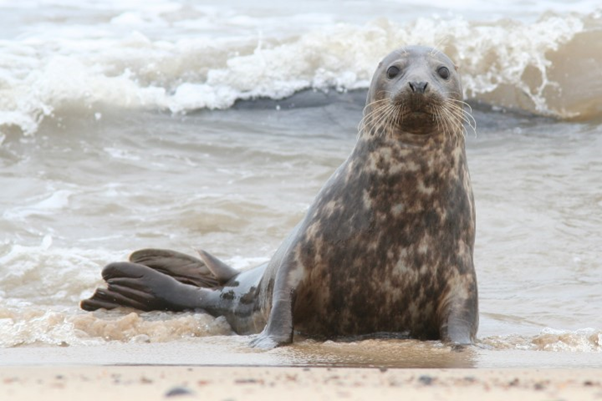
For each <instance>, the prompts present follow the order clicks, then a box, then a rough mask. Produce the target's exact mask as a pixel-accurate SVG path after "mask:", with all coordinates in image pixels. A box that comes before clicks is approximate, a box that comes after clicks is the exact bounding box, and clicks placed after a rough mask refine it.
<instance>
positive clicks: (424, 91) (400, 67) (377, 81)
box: [360, 46, 465, 135]
mask: <svg viewBox="0 0 602 401" xmlns="http://www.w3.org/2000/svg"><path fill="white" fill-rule="evenodd" d="M462 105H463V102H462V86H461V83H460V76H459V74H458V71H457V69H456V67H455V65H454V63H453V62H452V61H451V60H450V59H449V58H448V57H447V56H446V55H445V54H443V53H441V52H440V51H438V50H436V49H433V48H429V47H423V46H407V47H403V48H401V49H398V50H395V51H394V52H392V53H391V54H389V55H388V56H386V57H385V58H384V59H383V60H382V61H381V62H380V64H379V65H378V67H377V69H376V72H375V73H374V76H373V78H372V83H371V85H370V91H369V92H368V99H367V102H366V108H365V110H364V119H363V120H362V124H361V126H360V128H361V130H362V131H363V133H364V134H368V135H379V134H382V133H387V134H393V135H394V134H395V133H398V134H399V133H407V134H418V135H429V134H433V133H445V134H448V135H452V134H456V133H458V132H459V133H462V132H463V120H464V118H465V117H464V109H463V106H462Z"/></svg>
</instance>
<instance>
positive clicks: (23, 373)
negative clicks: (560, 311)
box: [0, 366, 602, 401]
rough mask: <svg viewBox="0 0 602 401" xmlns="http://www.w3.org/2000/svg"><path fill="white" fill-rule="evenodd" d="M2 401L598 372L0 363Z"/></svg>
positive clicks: (450, 384)
mask: <svg viewBox="0 0 602 401" xmlns="http://www.w3.org/2000/svg"><path fill="white" fill-rule="evenodd" d="M0 383H1V384H0V399H3V400H35V399H39V400H41V399H44V400H47V401H52V400H71V399H86V400H90V401H93V400H106V399H123V400H145V401H149V400H164V399H203V400H266V399H287V400H307V399H308V398H309V399H313V400H331V399H349V400H354V399H357V400H366V399H370V398H371V399H396V397H400V396H403V397H404V399H420V400H443V399H445V400H459V399H462V400H482V399H485V398H486V399H487V400H504V401H505V400H510V399H515V400H518V399H520V400H561V399H565V400H568V399H570V400H577V399H578V400H599V399H602V377H601V375H600V371H599V370H591V369H589V370H585V369H575V370H569V369H551V370H537V369H535V370H533V369H530V370H522V369H499V370H475V369H452V370H444V369H377V368H372V369H366V368H364V369H356V368H350V369H344V368H336V369H335V368H300V367H299V368H284V367H282V368H274V367H271V368H270V367H185V366H60V367H57V366H54V367H50V366H47V367H17V368H15V367H2V368H0Z"/></svg>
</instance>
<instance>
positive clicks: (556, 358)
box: [0, 0, 602, 367]
mask: <svg viewBox="0 0 602 401" xmlns="http://www.w3.org/2000/svg"><path fill="white" fill-rule="evenodd" d="M447 3H449V2H442V1H440V0H429V1H422V2H400V1H377V2H368V1H355V2H347V1H331V2H322V1H305V2H294V3H282V4H272V3H269V2H253V3H252V4H249V3H247V2H242V1H225V2H219V3H218V2H214V3H213V4H209V5H208V4H207V3H204V2H203V3H201V2H198V3H197V2H192V1H188V2H186V1H181V2H177V1H168V0H150V1H148V0H147V1H144V2H139V1H89V2H75V1H72V0H60V1H59V0H57V1H19V2H16V1H15V2H12V1H0V185H1V186H2V188H3V190H2V191H0V213H1V214H2V218H1V219H0V347H1V348H0V364H15V363H45V362H48V361H50V362H52V361H55V362H56V361H59V362H61V361H68V362H71V363H73V362H74V361H75V362H78V363H82V362H89V363H187V364H204V363H205V364H218V363H235V364H275V365H286V364H289V365H290V364H302V365H312V364H313V365H341V366H372V365H381V366H403V367H406V366H420V367H426V366H463V367H467V366H480V367H484V366H487V367H491V366H498V367H504V366H523V365H521V364H530V365H529V366H552V367H554V366H556V367H559V366H597V367H602V357H601V353H602V313H600V311H601V310H602V291H601V289H602V178H601V177H602V83H601V82H602V69H601V68H600V65H602V7H600V6H599V5H598V3H597V2H595V1H574V2H564V1H562V2H561V1H532V2H528V4H522V2H518V1H511V2H487V3H486V4H484V3H485V2H476V1H468V0H467V1H460V2H454V5H450V4H447ZM406 44H424V45H430V46H436V47H438V48H439V49H441V50H443V51H444V52H445V53H447V54H448V55H449V56H450V57H451V58H452V59H453V60H454V61H455V62H456V63H457V65H458V67H459V68H460V71H461V73H462V81H463V86H464V92H465V97H466V99H468V101H469V103H470V104H471V105H472V114H473V116H474V118H475V120H476V122H477V129H476V132H473V131H472V130H470V129H469V130H468V134H467V153H468V159H469V166H470V170H471V176H472V182H473V189H474V193H475V200H476V206H477V240H476V248H475V265H476V266H475V267H476V269H477V274H478V280H479V293H480V311H481V323H480V329H479V334H478V338H479V344H478V347H476V348H475V349H473V350H470V351H468V353H464V354H461V355H460V356H458V355H456V354H454V353H453V352H451V351H450V350H449V349H448V348H447V347H445V346H443V345H442V344H440V343H437V342H427V343H422V342H417V341H402V340H365V341H356V342H351V343H332V342H327V343H324V344H323V343H315V342H313V341H310V340H301V341H299V342H298V344H296V345H295V346H294V347H288V348H284V349H280V350H275V351H270V352H267V353H266V352H262V351H251V350H249V349H247V347H246V343H247V342H248V341H249V338H247V337H238V336H233V335H231V330H230V328H229V327H228V325H227V323H226V322H225V321H224V320H223V319H222V318H217V319H216V318H213V317H211V316H208V315H203V314H193V313H164V312H151V313H136V312H133V311H127V310H119V311H109V312H107V311H98V312H95V313H88V312H84V311H81V310H79V307H78V304H79V301H80V300H81V299H84V298H86V297H88V296H90V295H91V294H92V292H93V291H94V289H95V288H96V287H97V286H100V285H103V283H102V280H101V277H100V271H101V269H102V267H103V266H104V265H105V264H106V263H108V262H111V261H116V260H123V259H125V258H126V257H127V255H128V254H129V253H130V252H131V251H133V250H136V249H139V248H144V247H160V248H169V249H175V250H179V251H182V252H187V253H191V254H194V252H195V249H197V248H203V249H206V250H207V251H209V252H211V253H213V254H215V255H216V256H218V257H220V258H221V259H222V260H224V261H226V262H227V263H229V264H231V265H233V266H235V267H237V268H245V267H249V266H253V265H256V264H259V263H262V262H264V261H266V260H268V259H269V258H270V256H271V254H272V253H273V252H274V251H275V249H276V248H277V246H278V245H279V243H280V241H281V240H282V239H283V238H284V236H285V235H286V234H287V232H288V231H289V230H290V229H291V228H292V227H293V226H294V225H295V224H296V223H297V222H298V221H299V220H300V219H301V218H302V217H303V215H304V213H305V211H306V210H307V208H308V207H309V205H310V204H311V202H312V200H313V197H314V196H315V194H316V193H317V192H318V190H319V189H320V188H321V186H322V185H323V183H324V182H325V181H326V179H327V178H328V177H329V176H330V174H332V172H333V171H334V169H335V168H336V167H337V166H338V165H339V164H340V163H341V162H342V161H343V160H344V159H345V158H346V156H347V155H348V153H349V152H350V150H351V149H352V147H353V145H354V141H355V138H356V134H357V125H358V123H359V121H360V119H361V116H362V109H363V106H364V100H365V95H366V89H367V87H368V85H369V80H370V78H371V75H372V72H373V71H374V69H375V68H376V65H377V64H378V61H379V60H380V59H381V58H382V57H383V56H385V55H386V54H388V53H389V52H390V51H391V50H393V49H395V48H397V47H399V46H402V45H406ZM158 343H161V344H158ZM124 347H125V348H124ZM124 349H125V350H129V351H123V350H124ZM166 349H167V350H168V351H165V350H166ZM120 350H121V351H120ZM152 350H159V351H157V352H158V354H157V355H159V356H154V355H152V354H153V352H155V351H152ZM161 350H164V351H161ZM178 350H180V351H179V352H178ZM182 350H185V351H184V352H182ZM193 350H194V352H193ZM124 352H125V354H124ZM44 355H46V356H47V357H44ZM82 355H86V357H85V359H82V358H83V357H82ZM95 355H96V356H95ZM98 355H102V356H98ZM111 355H112V356H111ZM124 355H125V356H124ZM174 355H175V356H174ZM178 355H179V357H178ZM178 358H179V359H178Z"/></svg>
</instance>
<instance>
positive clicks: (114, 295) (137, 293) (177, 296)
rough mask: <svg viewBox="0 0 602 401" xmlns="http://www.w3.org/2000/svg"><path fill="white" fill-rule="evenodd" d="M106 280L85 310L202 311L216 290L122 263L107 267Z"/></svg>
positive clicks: (104, 271)
mask: <svg viewBox="0 0 602 401" xmlns="http://www.w3.org/2000/svg"><path fill="white" fill-rule="evenodd" d="M102 277H103V278H104V279H105V281H106V282H107V284H108V287H107V288H106V289H105V288H99V289H97V290H96V292H95V293H94V295H92V297H90V298H89V299H85V300H83V301H82V302H81V304H80V306H81V308H82V309H84V310H87V311H93V310H96V309H100V308H104V309H114V308H117V307H119V306H126V307H130V308H135V309H139V310H143V311H151V310H170V311H181V310H185V309H202V307H203V300H204V298H205V296H206V295H207V293H208V292H212V291H213V290H211V289H207V288H199V287H197V286H193V285H189V284H183V283H181V282H180V281H178V280H176V279H175V278H173V277H171V276H170V275H167V274H163V273H161V272H159V271H157V270H155V269H153V268H150V267H148V266H145V265H142V264H137V263H130V262H119V263H111V264H109V265H107V266H106V267H105V268H104V269H103V271H102Z"/></svg>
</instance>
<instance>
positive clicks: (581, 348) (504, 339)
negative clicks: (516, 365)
mask: <svg viewBox="0 0 602 401" xmlns="http://www.w3.org/2000/svg"><path fill="white" fill-rule="evenodd" d="M481 342H482V343H483V344H486V345H489V346H492V347H493V348H495V349H517V350H529V351H552V352H602V330H599V329H593V328H586V329H580V330H574V331H569V330H556V329H552V328H545V329H543V330H542V331H541V332H540V333H539V334H538V335H536V336H518V335H508V336H493V337H488V338H485V339H482V340H481Z"/></svg>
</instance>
